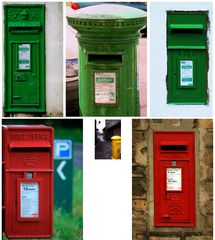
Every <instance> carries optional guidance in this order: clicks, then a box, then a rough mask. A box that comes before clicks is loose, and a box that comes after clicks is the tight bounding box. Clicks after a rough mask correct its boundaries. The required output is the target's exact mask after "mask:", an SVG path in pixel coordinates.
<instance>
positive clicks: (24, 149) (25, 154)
mask: <svg viewBox="0 0 215 240" xmlns="http://www.w3.org/2000/svg"><path fill="white" fill-rule="evenodd" d="M53 139H54V132H53V128H51V127H47V126H42V125H36V126H13V125H11V126H3V189H4V190H3V211H4V212H3V213H4V214H3V216H4V219H3V223H4V224H3V230H4V232H5V235H6V236H7V237H8V238H50V237H51V236H52V232H53V171H54V168H53V166H54V162H53Z"/></svg>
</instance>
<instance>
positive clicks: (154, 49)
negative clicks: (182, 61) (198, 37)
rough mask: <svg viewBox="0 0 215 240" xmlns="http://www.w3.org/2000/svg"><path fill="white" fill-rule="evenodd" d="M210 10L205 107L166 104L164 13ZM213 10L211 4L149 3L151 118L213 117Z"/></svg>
mask: <svg viewBox="0 0 215 240" xmlns="http://www.w3.org/2000/svg"><path fill="white" fill-rule="evenodd" d="M170 10H179V11H186V10H189V11H200V10H201V11H209V21H210V24H209V29H208V42H209V43H208V52H209V71H208V94H209V102H208V105H172V104H167V86H166V75H167V40H166V16H167V15H166V12H167V11H170ZM212 11H213V6H212V3H210V2H202V3H200V2H180V3H179V2H151V3H150V22H149V38H150V78H149V79H150V117H211V116H212V102H213V100H212V30H211V28H212V15H213V14H212Z"/></svg>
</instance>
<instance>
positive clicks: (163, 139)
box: [154, 131, 195, 227]
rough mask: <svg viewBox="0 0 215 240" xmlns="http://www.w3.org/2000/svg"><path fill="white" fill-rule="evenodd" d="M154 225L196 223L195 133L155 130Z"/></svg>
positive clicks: (191, 224)
mask: <svg viewBox="0 0 215 240" xmlns="http://www.w3.org/2000/svg"><path fill="white" fill-rule="evenodd" d="M154 225H155V226H156V227H194V226H195V133H194V132H166V131H165V132H164V131H162V132H161V131H156V132H154Z"/></svg>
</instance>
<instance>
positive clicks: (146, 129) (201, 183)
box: [132, 119, 213, 240]
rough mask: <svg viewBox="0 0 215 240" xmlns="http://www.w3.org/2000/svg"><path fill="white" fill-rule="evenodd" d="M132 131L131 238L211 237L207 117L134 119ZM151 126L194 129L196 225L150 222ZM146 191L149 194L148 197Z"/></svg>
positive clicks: (210, 144) (181, 239)
mask: <svg viewBox="0 0 215 240" xmlns="http://www.w3.org/2000/svg"><path fill="white" fill-rule="evenodd" d="M132 125H133V126H132V129H133V130H132V135H133V140H132V141H133V160H132V161H133V170H132V174H133V177H132V183H133V189H132V195H133V201H132V203H133V205H132V214H133V238H132V240H145V239H149V240H203V239H204V240H212V238H213V237H212V229H213V215H212V214H213V123H212V120H209V119H201V120H192V119H189V120H188V119H186V120H185V119H184V120H180V119H165V120H160V119H156V120H145V119H144V120H143V119H142V120H138V119H135V120H133V122H132ZM154 130H163V131H165V130H177V131H180V130H185V131H186V130H187V131H189V130H194V131H195V135H196V148H195V151H196V152H195V156H196V159H195V162H196V181H197V182H196V227H195V228H173V227H171V228H165V229H164V228H163V229H162V228H155V227H154V226H153V219H154V216H153V215H154V214H153V209H152V205H153V203H152V202H153V201H151V199H153V189H152V183H151V182H152V181H153V176H152V175H153V171H152V167H150V164H151V162H152V161H153V157H152V151H153V144H152V140H153V138H152V133H153V131H154ZM150 194H151V196H152V197H150Z"/></svg>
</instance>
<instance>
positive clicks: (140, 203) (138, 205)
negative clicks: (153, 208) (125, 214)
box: [133, 199, 147, 212]
mask: <svg viewBox="0 0 215 240" xmlns="http://www.w3.org/2000/svg"><path fill="white" fill-rule="evenodd" d="M133 209H134V210H135V211H143V212H146V211H147V201H146V200H141V199H136V200H133Z"/></svg>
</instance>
